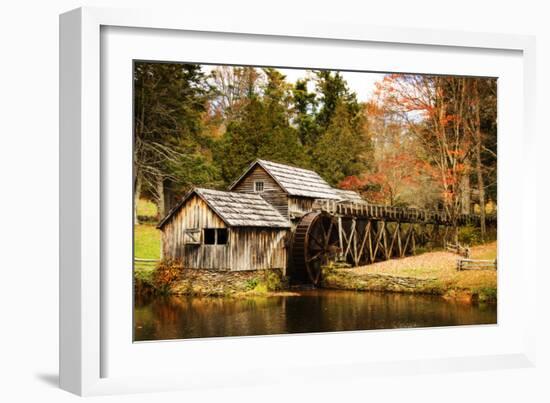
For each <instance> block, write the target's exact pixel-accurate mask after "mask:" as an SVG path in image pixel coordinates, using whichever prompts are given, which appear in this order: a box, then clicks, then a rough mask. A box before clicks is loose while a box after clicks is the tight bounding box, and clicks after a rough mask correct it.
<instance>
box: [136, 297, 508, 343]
mask: <svg viewBox="0 0 550 403" xmlns="http://www.w3.org/2000/svg"><path fill="white" fill-rule="evenodd" d="M295 294H296V295H288V296H269V297H243V298H216V297H175V296H170V297H159V296H153V297H145V296H139V295H138V296H136V301H135V307H134V340H135V341H145V340H167V339H187V338H197V337H221V336H248V335H267V334H288V333H310V332H334V331H343V330H368V329H396V328H414V327H431V326H456V325H477V324H495V323H496V321H497V312H496V305H490V304H489V305H485V304H479V305H477V304H469V303H463V302H456V301H447V300H444V299H443V298H440V297H436V296H427V295H414V294H398V293H378V292H355V291H333V290H310V291H299V292H297V293H295Z"/></svg>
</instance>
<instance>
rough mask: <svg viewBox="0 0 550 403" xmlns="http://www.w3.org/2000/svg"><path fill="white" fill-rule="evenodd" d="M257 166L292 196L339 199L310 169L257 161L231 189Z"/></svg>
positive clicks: (333, 190)
mask: <svg viewBox="0 0 550 403" xmlns="http://www.w3.org/2000/svg"><path fill="white" fill-rule="evenodd" d="M256 165H259V166H260V167H262V168H263V169H264V170H265V171H266V172H267V173H268V175H269V176H271V177H272V178H273V179H274V180H275V182H277V184H278V185H279V186H281V188H282V189H283V190H284V191H285V192H286V193H287V194H288V195H290V196H302V197H311V198H314V199H338V198H339V197H338V194H337V193H336V191H335V189H333V188H332V187H331V186H330V185H329V184H328V183H327V182H326V181H325V180H324V179H323V178H321V176H320V175H319V174H318V173H317V172H314V171H310V170H309V169H304V168H297V167H293V166H290V165H285V164H280V163H278V162H272V161H266V160H256V161H254V162H253V163H252V164H251V165H250V166H249V167H248V169H247V170H246V171H245V172H244V173H243V174H242V175H241V176H240V177H239V178H238V179H237V180H236V181H235V182H233V184H231V186H230V187H229V190H231V189H233V188H234V187H235V186H236V185H237V184H238V183H239V182H240V181H241V179H243V178H244V177H245V176H246V175H247V174H248V172H250V171H251V170H252V169H253V168H254V167H255V166H256Z"/></svg>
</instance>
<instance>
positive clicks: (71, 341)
mask: <svg viewBox="0 0 550 403" xmlns="http://www.w3.org/2000/svg"><path fill="white" fill-rule="evenodd" d="M109 27H117V28H116V30H119V31H116V30H115V31H111V32H115V36H116V32H121V33H122V36H127V35H129V36H133V35H134V31H131V30H137V29H142V30H146V31H142V33H143V32H144V33H143V34H144V35H148V34H150V33H151V32H153V31H150V30H155V31H154V32H155V33H156V34H158V33H160V36H158V37H157V39H154V40H158V41H162V40H166V41H167V42H166V43H167V44H168V45H167V46H165V48H168V46H169V41H173V40H180V39H178V38H179V37H178V33H182V35H185V33H193V35H194V37H198V38H200V36H201V34H202V35H205V36H207V35H211V34H215V39H216V40H219V38H222V39H223V38H224V36H226V37H227V40H228V41H229V40H230V38H235V37H237V38H242V40H246V38H252V39H253V41H254V42H255V43H259V44H260V45H262V44H268V43H269V44H273V46H278V45H277V44H280V43H285V44H286V43H288V41H292V43H294V44H296V45H299V46H301V47H303V48H304V49H306V48H308V47H312V46H317V45H316V43H317V42H319V46H330V47H332V49H333V50H334V51H335V52H336V51H338V49H339V48H341V49H343V50H342V52H344V49H350V48H357V49H359V50H358V52H361V51H362V49H363V48H362V46H363V45H365V46H367V45H368V46H371V45H372V46H375V47H377V48H378V49H385V48H387V47H392V46H393V47H398V48H399V49H397V50H396V51H397V52H399V51H402V52H409V53H408V54H409V55H410V54H413V55H414V53H415V52H419V53H422V52H428V53H429V52H430V51H431V50H434V51H441V52H449V54H454V56H453V57H459V56H460V54H459V53H456V52H463V51H464V52H470V53H472V54H473V55H474V56H472V57H474V58H475V57H476V56H475V55H476V54H477V55H478V56H477V57H485V56H486V55H489V56H487V57H492V56H491V55H493V56H495V55H497V56H498V55H500V54H501V53H502V54H510V55H512V56H511V59H514V60H515V61H512V62H511V65H513V66H515V67H512V68H511V70H510V73H509V74H510V75H509V78H510V80H508V81H507V82H508V83H509V85H510V89H511V90H510V92H509V93H507V92H506V91H505V93H504V95H506V94H509V95H512V94H519V100H514V102H515V104H514V106H518V105H519V104H520V105H521V108H520V111H518V112H517V114H516V116H512V117H509V116H508V114H504V115H501V112H502V111H503V110H504V111H505V112H506V109H505V108H506V107H507V106H506V105H504V106H502V105H499V119H500V120H499V136H500V135H501V133H510V132H511V131H510V130H509V131H507V129H511V128H515V129H517V130H519V132H521V133H522V136H520V138H519V140H518V139H506V140H505V141H504V143H503V144H504V145H505V146H506V144H507V143H506V141H508V140H510V141H511V143H510V144H508V145H507V146H506V147H508V149H510V147H512V149H513V147H516V149H517V147H520V151H519V152H520V155H521V159H520V161H521V163H520V164H519V166H517V167H516V169H515V170H514V171H512V170H511V169H510V168H509V167H508V165H506V164H505V163H504V162H502V161H501V160H500V158H501V155H500V152H501V149H500V143H499V264H500V265H501V266H500V267H499V325H498V326H495V327H488V328H485V330H481V331H479V330H478V329H477V328H476V329H472V328H460V329H452V328H450V329H433V330H399V331H387V332H372V331H370V332H346V334H342V333H340V334H337V333H336V334H330V335H321V336H320V335H293V336H270V337H245V338H229V339H228V340H215V341H212V340H210V341H208V340H207V341H185V342H172V343H166V342H164V343H160V344H159V343H144V344H140V345H139V346H137V347H136V345H134V344H132V342H131V340H130V339H128V338H127V337H126V339H125V338H124V337H125V336H124V337H122V339H123V341H122V342H121V341H120V339H121V338H120V337H118V339H117V335H118V336H120V335H121V334H123V333H124V335H126V334H127V332H130V333H131V329H126V330H119V329H118V328H117V327H116V326H115V325H116V323H121V324H123V325H126V324H127V320H119V319H120V317H119V316H117V313H115V311H116V312H120V310H118V306H117V309H116V310H115V309H113V310H111V307H113V306H114V305H113V304H118V302H117V301H115V300H117V299H118V298H113V295H114V294H113V292H114V291H113V290H115V292H116V290H117V284H118V283H117V280H116V279H114V278H113V281H112V282H111V281H110V280H111V277H110V276H111V273H110V272H109V271H108V270H106V267H109V259H110V258H111V257H109V256H111V255H110V253H111V252H110V249H109V244H108V243H106V241H105V238H106V237H105V236H104V228H105V227H109V226H113V227H117V228H118V230H117V229H116V228H115V229H114V231H124V229H123V228H122V227H123V222H122V221H120V222H119V221H117V220H118V219H119V217H115V216H113V215H110V216H107V217H106V213H105V212H106V211H110V210H109V209H110V207H109V203H110V201H109V200H110V197H111V195H110V193H111V190H110V189H111V188H110V184H109V183H107V182H109V181H111V178H113V179H112V180H113V181H116V180H117V179H114V178H115V177H117V175H116V173H117V172H115V171H113V170H118V169H119V168H116V167H114V168H111V167H113V165H109V163H108V160H109V149H108V148H109V147H111V146H112V147H116V146H117V145H116V144H114V143H111V142H110V141H111V137H108V138H107V139H106V138H105V137H102V133H104V132H106V131H107V132H108V131H109V130H110V126H109V123H105V121H104V120H105V116H106V114H105V113H102V112H105V110H103V109H102V108H104V107H105V105H104V104H103V101H104V99H103V98H102V96H103V95H102V93H103V94H105V93H107V92H109V91H111V92H115V93H116V91H118V90H117V89H116V88H117V87H116V85H115V84H114V83H113V81H107V82H106V81H105V80H102V74H103V73H102V72H104V70H103V69H104V68H105V60H102V55H103V57H104V56H105V55H109V53H108V52H107V53H104V52H105V50H104V49H102V47H106V44H108V46H119V45H120V44H121V43H123V42H116V41H117V40H118V41H121V40H122V41H126V40H127V41H131V39H125V38H121V37H119V38H118V39H116V38H115V39H114V40H112V41H111V40H109V42H108V43H107V42H104V41H105V37H102V32H109V29H110V28H109ZM125 29H126V30H127V31H124V30H125ZM128 30H130V31H128ZM135 32H138V31H135ZM163 32H164V33H166V35H167V36H165V37H163V36H162V35H164V34H163ZM168 34H169V35H168ZM168 36H169V38H168ZM163 38H164V39H163ZM239 40H241V39H239ZM285 41H287V42H285ZM117 44H118V45H117ZM144 47H146V46H144ZM346 47H347V48H346ZM128 48H131V46H129V47H128ZM159 48H162V46H159ZM411 52H412V53H411ZM453 52H455V53H453ZM499 52H500V53H499ZM344 53H345V52H344ZM161 54H162V52H161V53H158V54H157V57H161V56H160V55H161ZM166 54H169V53H166ZM197 54H198V53H197ZM422 54H423V57H426V55H425V54H424V53H422ZM271 56H273V54H272V55H271ZM121 57H122V56H121ZM124 57H131V55H130V54H129V55H125V56H124ZM255 57H257V58H258V60H259V59H262V60H268V59H269V57H268V55H267V51H266V54H262V53H261V52H260V53H256V55H255ZM427 57H428V58H429V57H432V59H433V55H432V56H427ZM460 57H461V56H460ZM325 58H326V55H325ZM413 59H414V58H413ZM193 61H195V62H201V61H204V60H193ZM226 61H227V60H226ZM433 61H434V62H435V60H433ZM334 63H336V62H334ZM342 63H343V62H342ZM348 63H349V62H348ZM357 63H358V64H357V66H358V67H359V64H360V63H361V62H360V61H358V62H357ZM258 64H262V62H259V63H258ZM503 64H505V63H504V62H503ZM285 65H286V64H285ZM350 65H351V64H350ZM334 66H336V64H335V65H334ZM363 66H365V65H364V64H363ZM304 67H309V66H304ZM466 67H467V66H457V67H456V69H457V70H455V72H460V71H462V70H461V69H465V68H466ZM372 68H373V69H374V70H376V67H372ZM397 68H398V65H396V67H395V69H397ZM411 68H413V69H414V67H411ZM107 69H109V66H107ZM474 70H475V69H474ZM474 70H472V72H473V73H475V71H474ZM378 71H386V69H384V70H378ZM408 71H411V70H408ZM480 71H481V70H480ZM411 72H421V71H417V70H414V71H411ZM432 72H434V71H432ZM435 72H437V71H435ZM445 72H447V73H449V72H450V70H449V71H445ZM109 74H110V73H109ZM457 74H458V73H457ZM507 74H508V73H507ZM130 77H131V76H130ZM514 78H515V79H519V80H521V82H520V83H518V82H515V81H514V80H513V79H514ZM129 79H130V78H129ZM535 83H536V81H535V42H534V38H532V37H529V36H520V35H501V34H481V33H466V32H455V31H442V30H438V31H429V30H417V29H407V28H381V27H369V26H358V25H353V24H345V23H332V22H328V23H327V22H325V21H323V22H315V21H307V20H306V21H303V23H302V24H300V25H289V24H285V25H281V24H279V22H278V21H269V20H267V21H266V20H261V21H260V20H254V19H247V20H245V19H239V18H238V17H235V18H231V19H226V20H217V19H212V18H208V17H207V16H202V17H201V16H198V15H185V14H181V13H171V12H170V11H163V12H159V11H151V10H114V9H103V8H81V9H77V10H73V11H70V12H68V13H65V14H63V15H61V17H60V98H61V100H60V385H61V387H62V388H63V389H66V390H68V391H71V392H73V393H76V394H79V395H96V394H112V393H130V392H140V391H144V392H145V391H148V392H150V391H159V390H173V389H187V388H200V387H202V388H207V387H215V386H225V385H229V384H231V385H232V386H236V385H240V386H245V385H250V384H258V383H269V382H289V383H292V382H296V380H295V379H296V376H297V375H298V374H299V377H300V381H301V382H302V381H304V379H305V380H307V378H308V377H311V379H313V378H316V379H327V381H328V380H336V379H346V378H347V377H351V376H353V377H356V376H358V374H359V375H360V376H369V375H373V374H378V375H379V374H380V373H386V374H390V375H395V374H412V373H418V372H437V371H455V370H477V369H492V368H495V369H496V368H517V367H526V366H531V365H533V363H534V359H535V349H534V338H535V334H534V332H535V330H534V329H535V322H534V318H532V317H530V316H529V315H523V316H522V318H521V320H517V319H518V318H519V316H518V312H516V311H515V308H511V306H512V305H511V304H510V305H507V304H506V301H508V300H509V299H510V298H508V297H510V296H511V295H512V294H513V293H516V295H517V296H518V302H517V304H518V305H519V304H521V308H522V309H523V312H535V309H534V301H535V288H536V284H535V281H536V280H535V279H536V273H535V270H536V262H535V261H534V259H535V258H534V256H533V255H532V254H528V253H525V251H526V250H527V244H526V242H527V238H526V236H525V235H526V234H528V233H532V234H534V233H536V230H535V228H534V226H535V223H536V217H535V210H534V209H530V208H528V204H527V201H526V200H524V199H523V197H524V196H522V195H521V193H526V192H516V193H515V194H512V192H508V191H507V190H508V189H511V188H510V187H508V186H506V184H509V183H511V182H514V183H515V184H516V185H517V182H518V181H519V182H521V186H522V187H523V188H524V189H533V188H535V162H536V161H535V158H532V156H533V155H534V149H533V148H534V144H533V139H534V123H533V122H534V111H535V108H534V102H535V101H534V100H535V97H534V94H535V88H536V85H535ZM126 84H127V83H126ZM111 86H112V88H111ZM505 88H507V87H505ZM121 91H122V90H121ZM514 91H515V92H514ZM501 96H503V94H501V93H499V97H501ZM109 102H110V103H109V105H113V107H114V105H115V103H112V102H111V99H110V98H109ZM499 102H500V100H499ZM129 106H130V108H131V105H129ZM503 108H504V109H503ZM501 116H502V118H501ZM102 119H104V120H102ZM126 119H131V117H130V116H127V117H126ZM107 120H108V119H107ZM501 128H502V129H503V130H501ZM130 138H131V137H130ZM126 140H127V139H126ZM126 140H125V141H126ZM499 141H500V138H499ZM124 144H127V143H124V142H123V143H121V144H119V145H118V146H123V145H124ZM506 147H504V154H503V155H504V156H505V155H506ZM503 161H505V159H504V158H503ZM109 169H111V170H112V171H109ZM123 169H125V168H120V170H121V171H122V170H123ZM501 172H504V174H502V173H501ZM123 176H124V175H121V177H123ZM107 178H109V180H107ZM501 184H502V186H501ZM128 185H129V186H131V184H128ZM503 193H504V196H502V195H503ZM504 197H506V199H504ZM119 199H120V198H119ZM122 200H124V199H122ZM128 206H129V207H128V217H126V218H125V219H128V220H131V207H130V206H131V204H129V205H128ZM512 207H513V208H514V209H515V211H516V212H517V211H519V213H517V214H518V216H517V217H512V215H511V212H510V209H511V208H512ZM509 208H510V209H509ZM518 209H519V210H518ZM502 223H505V224H506V223H507V225H502ZM119 224H120V225H119ZM503 227H504V228H503ZM512 232H514V234H513V235H512ZM129 236H131V235H130V233H129ZM518 236H521V237H522V240H523V243H521V244H519V245H518V246H517V247H516V248H515V249H514V250H511V248H510V250H509V249H506V248H505V247H502V248H501V245H505V246H506V245H507V242H509V240H510V239H511V238H513V237H514V238H515V239H517V237H518ZM531 242H532V240H531ZM126 244H127V242H126ZM123 249H124V248H123ZM116 258H117V257H116V256H115V257H113V259H116ZM515 263H518V265H519V267H520V270H518V271H513V270H511V268H512V267H513V265H514V264H515ZM501 275H502V279H501ZM107 280H109V281H107ZM126 280H127V281H130V280H129V277H121V281H126ZM106 281H107V282H106ZM130 286H131V282H129V283H128V287H130ZM514 287H515V288H514ZM127 291H128V290H126V291H124V292H123V293H122V294H116V295H121V298H120V299H121V300H123V302H122V303H121V304H126V305H124V306H125V307H127V306H128V303H130V301H129V300H128V298H127ZM125 293H126V294H125ZM501 301H503V303H502V304H501ZM510 302H511V301H510ZM124 306H122V305H121V307H122V308H124ZM518 310H519V308H518ZM508 311H510V312H508ZM512 311H513V312H512ZM127 314H128V315H129V316H128V317H131V312H130V311H128V312H127ZM508 314H510V315H509V316H507V315H508ZM501 318H503V321H504V322H501ZM113 333H114V336H113ZM319 337H323V338H322V342H323V344H324V345H327V346H332V347H333V348H336V346H344V347H342V351H340V352H335V353H334V354H326V356H325V357H323V358H322V359H319V358H317V359H312V360H311V361H310V362H309V363H306V364H304V363H301V362H300V361H299V360H292V359H288V360H286V361H285V355H284V354H282V353H281V351H287V350H288V349H290V350H291V351H292V349H302V350H303V351H306V352H307V351H308V345H309V344H311V343H313V344H315V343H318V342H319V340H321V339H319ZM405 338H406V339H407V340H411V342H414V343H417V344H416V345H417V346H419V347H418V351H417V354H416V355H404V351H405V350H403V351H402V350H401V349H399V348H396V349H394V351H393V354H387V355H386V356H376V355H375V354H374V352H373V351H371V352H370V353H371V354H372V355H371V356H370V357H367V356H365V355H362V354H356V355H354V356H353V357H350V358H349V359H342V358H341V357H346V356H348V357H349V354H347V353H349V352H348V350H346V348H347V347H346V346H354V345H358V344H359V343H364V342H365V341H366V340H367V339H368V342H369V343H366V344H371V342H375V343H377V349H378V350H379V351H380V352H381V353H384V348H385V347H384V343H387V344H386V347H387V345H390V344H391V343H394V346H395V342H399V341H402V340H404V339H405ZM445 338H447V339H448V340H451V339H452V340H457V341H460V340H463V341H464V343H465V344H466V345H465V346H457V347H454V346H453V347H451V346H449V347H448V350H445V347H444V346H441V345H440V344H441V340H444V339H445ZM476 338H477V340H480V342H479V344H478V345H471V344H473V340H476ZM115 339H117V340H118V341H117V340H115ZM497 339H498V340H497ZM124 340H127V342H128V344H129V345H128V346H122V345H119V344H116V343H126V342H125V341H124ZM384 340H388V341H384ZM491 340H495V342H494V343H493V344H494V346H493V348H492V349H490V350H489V349H488V348H487V346H489V343H490V342H491ZM214 342H215V343H214ZM484 343H485V344H484ZM449 344H452V343H449ZM428 345H432V346H436V347H434V350H433V351H431V352H430V351H428V350H426V349H424V350H423V348H422V346H428ZM119 351H124V352H125V353H124V354H127V355H125V356H123V355H121V354H119ZM117 354H118V357H117V358H114V357H115V356H116V355H117ZM129 354H135V355H136V356H138V355H140V357H141V358H143V357H145V358H143V359H146V360H152V361H151V362H153V361H154V360H157V361H158V362H164V363H165V364H166V365H165V366H166V371H164V372H162V373H160V372H159V374H157V375H154V374H151V373H145V372H144V373H138V372H136V373H133V372H132V371H130V370H129V368H125V367H122V366H121V367H120V368H119V369H118V370H116V371H112V370H111V369H110V368H109V366H108V365H107V364H106V363H107V362H108V361H113V360H114V361H116V359H119V360H124V359H128V357H130V356H129ZM174 354H180V355H181V354H184V356H185V357H186V359H185V360H177V362H175V363H174V362H168V358H167V357H171V356H175V355H174ZM270 354H271V355H270ZM365 354H367V352H365ZM262 355H263V359H265V357H268V358H269V359H270V360H271V361H269V362H270V365H269V368H268V367H266V366H265V364H262V361H261V360H260V357H262ZM287 358H288V357H287ZM231 360H233V361H231ZM142 362H145V361H142ZM231 362H232V363H233V365H231V371H230V370H229V366H228V365H227V364H228V363H231ZM262 365H263V366H262ZM191 366H192V367H193V368H194V371H193V372H190V371H189V367H191ZM304 368H308V371H307V373H305V372H304V371H303V369H304ZM258 369H261V370H262V371H258ZM205 374H208V377H206V376H204V375H205ZM323 377H324V378H323Z"/></svg>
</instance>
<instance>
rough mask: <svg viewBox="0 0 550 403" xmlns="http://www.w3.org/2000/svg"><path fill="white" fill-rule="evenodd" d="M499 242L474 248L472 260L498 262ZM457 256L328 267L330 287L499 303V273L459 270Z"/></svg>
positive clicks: (326, 277)
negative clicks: (350, 266)
mask: <svg viewBox="0 0 550 403" xmlns="http://www.w3.org/2000/svg"><path fill="white" fill-rule="evenodd" d="M496 253H497V245H496V242H491V243H488V244H485V245H478V246H474V247H472V256H471V258H472V259H495V258H496ZM458 258H459V257H458V256H457V255H455V254H452V253H449V252H444V251H437V252H429V253H424V254H422V255H418V256H411V257H406V258H403V259H393V260H388V261H384V262H379V263H375V264H371V265H368V266H362V267H356V268H336V267H334V266H329V267H327V268H325V271H324V282H323V285H324V286H325V287H327V288H337V289H352V290H372V291H394V292H411V293H426V294H435V295H442V296H443V297H446V298H453V299H462V300H466V301H484V302H496V298H497V273H496V272H495V271H493V270H472V271H457V270H456V260H457V259H458Z"/></svg>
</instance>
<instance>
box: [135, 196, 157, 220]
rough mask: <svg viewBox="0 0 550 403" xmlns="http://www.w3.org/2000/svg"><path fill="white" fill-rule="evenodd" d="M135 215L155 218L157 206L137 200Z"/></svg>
mask: <svg viewBox="0 0 550 403" xmlns="http://www.w3.org/2000/svg"><path fill="white" fill-rule="evenodd" d="M137 215H138V216H144V217H156V216H157V206H156V205H155V203H153V202H152V201H149V200H145V199H139V200H138V205H137Z"/></svg>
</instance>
